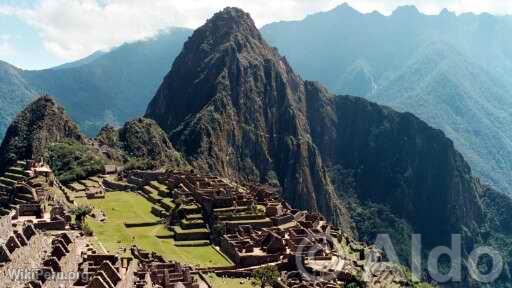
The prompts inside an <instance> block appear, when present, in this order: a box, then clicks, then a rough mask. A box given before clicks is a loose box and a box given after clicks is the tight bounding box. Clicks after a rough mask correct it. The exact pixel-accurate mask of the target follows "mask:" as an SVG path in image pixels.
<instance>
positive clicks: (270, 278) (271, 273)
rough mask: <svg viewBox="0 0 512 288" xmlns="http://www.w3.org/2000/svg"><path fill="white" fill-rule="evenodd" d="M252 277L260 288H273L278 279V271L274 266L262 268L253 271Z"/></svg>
mask: <svg viewBox="0 0 512 288" xmlns="http://www.w3.org/2000/svg"><path fill="white" fill-rule="evenodd" d="M253 277H254V279H256V280H257V281H258V282H259V283H260V284H261V287H262V288H264V287H267V286H274V285H275V284H276V283H277V280H278V279H279V270H277V267H276V266H269V265H267V266H263V267H260V268H258V269H256V270H255V271H254V273H253Z"/></svg>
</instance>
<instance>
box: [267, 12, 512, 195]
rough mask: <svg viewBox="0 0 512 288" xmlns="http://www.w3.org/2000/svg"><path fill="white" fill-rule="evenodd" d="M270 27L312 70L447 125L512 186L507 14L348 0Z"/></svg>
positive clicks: (482, 170) (495, 181)
mask: <svg viewBox="0 0 512 288" xmlns="http://www.w3.org/2000/svg"><path fill="white" fill-rule="evenodd" d="M298 31H299V32H298ZM262 33H263V35H264V36H265V38H266V39H267V40H268V41H269V42H270V43H271V44H272V45H274V46H276V47H277V48H279V51H280V52H281V53H283V54H285V55H287V59H288V60H289V61H290V63H291V64H292V65H293V66H294V67H296V69H297V70H298V72H299V73H300V74H301V75H303V76H304V77H306V78H309V79H315V80H319V81H320V82H322V83H323V84H325V85H327V86H328V87H329V88H330V89H331V90H332V91H334V92H336V93H337V94H350V95H359V96H363V97H366V98H368V99H370V100H372V101H376V102H378V103H381V104H385V105H389V106H391V107H393V108H396V109H398V110H401V111H410V112H413V113H414V114H416V115H418V116H419V117H420V118H422V119H424V120H426V121H427V122H428V123H429V124H430V125H432V126H434V127H436V128H440V129H442V130H443V131H444V132H445V133H446V134H447V135H448V136H449V137H450V138H451V139H453V141H454V143H455V146H456V148H457V149H458V150H460V151H461V152H462V154H463V155H464V156H465V158H466V159H467V160H468V162H469V163H470V165H471V167H473V169H474V170H475V174H476V175H478V176H480V177H481V178H482V179H483V181H484V182H485V183H489V184H491V185H493V186H494V187H496V188H497V189H498V190H502V191H505V192H508V193H512V161H511V159H512V129H510V128H509V126H510V123H512V122H511V120H512V118H510V116H509V114H510V113H508V112H507V111H510V109H511V108H512V102H511V101H510V99H511V97H510V95H512V40H511V37H503V35H510V34H511V33H512V25H511V22H510V19H509V18H507V17H498V16H492V15H489V14H481V15H474V14H471V13H466V14H461V15H459V16H457V15H455V14H454V13H451V12H449V11H447V10H443V11H442V12H441V13H440V14H439V15H424V14H421V13H420V12H419V11H418V10H417V9H416V8H415V7H413V6H406V7H400V8H398V9H397V10H396V11H395V12H393V14H392V15H390V16H384V15H381V14H379V13H377V12H374V13H369V14H362V13H360V12H358V11H356V10H354V9H352V8H351V7H349V6H348V5H346V4H344V5H341V6H339V7H337V8H336V9H334V10H332V11H329V12H325V13H318V14H314V15H311V16H308V17H306V18H305V19H304V20H302V21H290V22H279V23H273V24H270V25H267V26H265V27H263V28H262Z"/></svg>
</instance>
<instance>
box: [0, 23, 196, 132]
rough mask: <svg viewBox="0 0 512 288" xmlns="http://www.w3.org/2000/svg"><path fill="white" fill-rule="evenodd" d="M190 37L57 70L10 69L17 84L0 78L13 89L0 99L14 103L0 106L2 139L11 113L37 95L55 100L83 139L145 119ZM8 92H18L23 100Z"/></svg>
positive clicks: (175, 34)
mask: <svg viewBox="0 0 512 288" xmlns="http://www.w3.org/2000/svg"><path fill="white" fill-rule="evenodd" d="M189 34H190V30H188V29H181V28H175V29H172V30H170V31H169V32H165V33H162V34H159V35H158V36H157V37H155V38H153V39H148V40H144V41H139V42H134V43H128V44H124V45H122V46H120V47H118V48H115V49H113V50H111V51H110V52H108V53H95V54H93V55H91V57H92V58H91V57H87V58H85V59H82V60H79V61H76V62H72V63H68V64H65V65H63V66H59V67H56V68H51V69H46V70H39V71H24V70H21V69H17V68H12V69H10V70H11V71H16V73H15V74H13V75H15V76H16V77H17V78H16V80H12V78H8V79H5V78H0V87H15V88H12V89H10V90H7V89H2V90H1V91H0V99H11V98H14V99H15V100H16V101H18V102H16V101H12V102H9V103H7V104H6V105H5V106H3V107H6V109H2V113H5V116H3V115H2V116H1V118H0V135H1V137H3V133H4V132H5V129H6V128H7V125H8V124H9V122H10V121H11V120H12V119H13V118H14V116H15V115H16V113H18V112H19V111H21V109H22V108H23V105H25V104H27V103H28V102H30V100H31V99H33V97H34V96H35V95H36V94H50V95H52V96H54V97H55V98H56V99H57V100H58V101H59V103H61V105H62V106H63V107H64V108H65V109H66V111H68V113H69V115H70V116H71V117H72V118H73V119H74V120H75V121H76V122H77V123H78V125H79V126H80V128H81V130H82V131H83V132H84V133H86V134H87V135H88V136H94V135H96V133H97V132H98V131H99V130H100V128H101V127H103V126H104V125H105V123H110V124H112V125H115V126H118V125H121V124H122V123H124V122H125V121H127V120H130V119H133V118H136V117H138V116H140V115H142V114H144V110H145V107H146V106H147V103H148V102H149V100H150V99H151V97H152V96H153V95H154V93H155V91H156V89H157V88H158V85H160V83H161V81H162V79H163V77H164V75H165V73H167V72H168V70H169V68H170V67H171V64H172V62H173V61H174V58H175V57H176V55H177V54H178V53H179V51H180V49H181V48H182V45H183V42H184V41H185V40H186V38H187V37H188V35H189ZM1 66H4V65H1ZM9 67H11V66H9ZM135 83H136V85H135ZM12 91H17V92H16V93H20V92H19V91H23V95H21V96H20V95H18V94H15V93H14V92H12ZM34 91H35V92H34ZM27 99H28V100H27ZM0 101H1V100H0ZM10 103H13V104H16V105H11V104H10Z"/></svg>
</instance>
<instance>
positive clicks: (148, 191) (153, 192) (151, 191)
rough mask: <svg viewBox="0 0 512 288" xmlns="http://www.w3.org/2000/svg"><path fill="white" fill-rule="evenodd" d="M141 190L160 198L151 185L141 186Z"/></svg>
mask: <svg viewBox="0 0 512 288" xmlns="http://www.w3.org/2000/svg"><path fill="white" fill-rule="evenodd" d="M142 192H144V193H145V194H147V195H151V196H153V197H158V198H161V197H160V196H158V191H156V190H155V189H154V188H152V187H151V186H144V187H143V188H142Z"/></svg>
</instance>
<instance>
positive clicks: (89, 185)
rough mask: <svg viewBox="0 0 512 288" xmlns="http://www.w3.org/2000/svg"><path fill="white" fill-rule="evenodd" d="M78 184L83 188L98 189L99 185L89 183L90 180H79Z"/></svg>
mask: <svg viewBox="0 0 512 288" xmlns="http://www.w3.org/2000/svg"><path fill="white" fill-rule="evenodd" d="M78 183H80V184H82V185H83V186H85V187H88V188H96V187H100V184H98V183H97V182H94V181H91V180H80V181H78Z"/></svg>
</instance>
